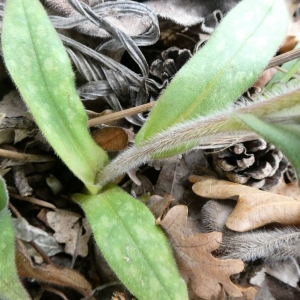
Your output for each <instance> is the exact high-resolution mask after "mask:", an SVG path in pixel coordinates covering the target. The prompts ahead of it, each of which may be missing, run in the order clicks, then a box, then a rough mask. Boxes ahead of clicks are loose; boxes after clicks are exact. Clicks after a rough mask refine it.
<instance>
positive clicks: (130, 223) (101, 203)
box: [73, 185, 188, 300]
mask: <svg viewBox="0 0 300 300" xmlns="http://www.w3.org/2000/svg"><path fill="white" fill-rule="evenodd" d="M73 198H74V199H75V200H76V201H78V202H79V203H80V204H81V205H82V208H83V209H84V211H85V213H86V215H87V217H88V220H89V222H90V225H91V227H92V230H93V233H94V237H95V240H96V242H97V244H98V246H99V248H100V250H101V252H102V253H103V255H104V257H105V259H106V260H107V262H108V263H109V265H110V266H111V267H112V269H113V270H114V272H115V273H116V274H117V276H118V277H119V278H120V279H121V281H122V282H123V283H124V284H125V285H126V287H127V288H128V289H129V291H130V292H131V293H132V294H134V295H135V296H136V297H137V298H138V299H140V300H149V299H164V300H167V299H169V300H176V299H178V300H185V299H188V296H187V291H186V287H185V283H184V281H183V279H181V278H180V276H179V274H178V271H177V268H176V266H175V262H174V259H173V255H172V252H171V250H170V246H169V244H168V242H167V239H166V237H165V235H164V234H163V232H162V230H161V229H160V227H159V226H157V225H155V219H154V217H153V215H152V214H151V212H150V211H149V210H148V209H147V208H146V206H145V205H144V204H142V203H141V202H139V201H138V200H136V199H134V198H132V197H131V196H129V195H128V194H127V193H125V192H124V191H123V190H121V189H120V188H118V187H117V186H113V185H110V186H109V187H108V188H107V190H104V191H103V193H101V194H100V195H97V196H91V195H81V194H75V195H73Z"/></svg>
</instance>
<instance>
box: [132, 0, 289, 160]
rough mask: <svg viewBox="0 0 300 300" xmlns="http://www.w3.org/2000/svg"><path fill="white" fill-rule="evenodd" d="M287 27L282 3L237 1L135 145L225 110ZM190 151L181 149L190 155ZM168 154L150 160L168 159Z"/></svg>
mask: <svg viewBox="0 0 300 300" xmlns="http://www.w3.org/2000/svg"><path fill="white" fill-rule="evenodd" d="M278 18H280V19H281V20H282V21H283V22H278ZM287 24H288V18H287V14H286V8H285V4H284V2H283V1H281V0H280V1H278V0H266V1H260V0H255V1H253V0H244V1H242V2H240V3H239V4H238V5H237V6H236V7H235V8H233V9H232V10H231V11H230V12H229V13H228V15H227V16H226V17H225V18H224V20H223V21H222V22H221V24H220V25H219V26H218V28H217V29H216V31H215V32H214V34H213V35H212V36H211V38H210V39H209V41H208V43H207V44H206V45H205V47H203V48H202V49H201V50H200V51H199V52H198V53H196V54H195V55H194V56H193V57H192V58H191V59H190V61H189V62H188V63H187V64H185V65H184V66H183V67H182V68H181V69H180V71H179V72H177V74H176V76H175V78H174V79H173V80H172V82H171V84H170V85H169V86H168V88H167V89H166V90H165V92H164V93H163V94H162V96H161V97H160V98H159V100H158V102H157V104H156V106H155V107H154V109H153V111H152V112H151V114H150V116H149V118H148V120H147V122H146V123H145V125H144V126H143V127H142V129H141V130H140V132H139V133H138V135H137V137H136V144H137V146H140V145H142V144H143V143H145V142H147V140H149V139H151V138H152V137H154V136H155V135H157V134H159V133H161V132H163V131H167V130H169V129H170V128H171V127H174V125H176V124H179V123H183V122H187V121H191V120H193V119H195V118H196V117H199V116H206V115H213V114H216V113H217V112H220V111H222V110H223V111H224V109H226V108H227V107H228V105H229V104H231V103H232V102H233V101H235V100H236V99H237V98H238V97H239V96H240V95H241V94H242V93H243V92H244V91H245V90H246V89H247V88H248V87H249V86H251V84H253V83H254V81H255V80H256V79H257V77H258V76H259V74H260V73H261V72H262V71H263V69H264V68H265V67H266V65H267V64H268V62H269V60H270V58H271V57H272V55H273V54H274V53H275V51H276V50H277V48H278V46H279V45H280V42H281V41H282V40H283V38H284V36H285V34H286V30H287ZM192 146H193V144H192V143H190V144H189V145H187V146H182V147H184V149H185V150H188V149H189V148H191V147H192ZM170 150H172V147H171V145H170ZM170 152H171V153H172V151H168V152H167V153H160V154H159V155H157V154H156V155H154V157H163V156H166V155H167V156H169V155H170ZM173 152H174V151H173ZM175 152H178V149H177V150H176V151H175ZM181 152H182V149H181ZM173 154H174V153H173Z"/></svg>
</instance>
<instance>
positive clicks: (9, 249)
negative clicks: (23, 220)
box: [0, 177, 30, 300]
mask: <svg viewBox="0 0 300 300" xmlns="http://www.w3.org/2000/svg"><path fill="white" fill-rule="evenodd" d="M7 204H8V196H7V191H6V187H5V182H4V180H3V178H2V177H0V253H1V258H0V293H1V294H0V298H1V299H3V300H29V299H30V297H29V295H28V294H27V292H26V291H25V289H24V288H23V286H22V284H21V282H20V281H19V278H18V276H17V270H16V266H15V235H14V229H13V225H12V221H11V217H10V212H9V210H8V207H7Z"/></svg>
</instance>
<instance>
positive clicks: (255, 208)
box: [189, 176, 300, 232]
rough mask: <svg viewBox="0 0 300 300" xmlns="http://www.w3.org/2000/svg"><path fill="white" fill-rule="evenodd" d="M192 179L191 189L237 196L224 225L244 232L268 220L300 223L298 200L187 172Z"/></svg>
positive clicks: (210, 195)
mask: <svg viewBox="0 0 300 300" xmlns="http://www.w3.org/2000/svg"><path fill="white" fill-rule="evenodd" d="M189 180H190V181H192V182H196V183H195V184H194V185H193V191H194V193H196V194H197V195H199V196H201V197H205V198H212V199H228V198H237V196H238V201H237V205H236V206H235V208H234V210H233V212H232V213H231V214H230V215H229V217H228V218H227V220H226V226H227V227H228V228H229V229H231V230H235V231H239V232H244V231H247V230H251V229H255V228H259V227H261V226H264V225H266V224H270V223H280V224H283V225H300V201H299V199H295V198H292V197H287V196H282V195H277V194H274V193H270V192H265V191H261V190H258V189H256V188H253V187H248V186H245V185H241V184H237V183H234V182H230V181H225V180H217V179H214V178H210V177H205V176H190V177H189Z"/></svg>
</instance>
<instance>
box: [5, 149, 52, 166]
mask: <svg viewBox="0 0 300 300" xmlns="http://www.w3.org/2000/svg"><path fill="white" fill-rule="evenodd" d="M0 157H3V158H9V159H15V160H22V161H26V162H36V163H38V162H49V161H54V160H55V157H54V156H50V155H37V154H25V153H19V152H15V151H9V150H4V149H0Z"/></svg>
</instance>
